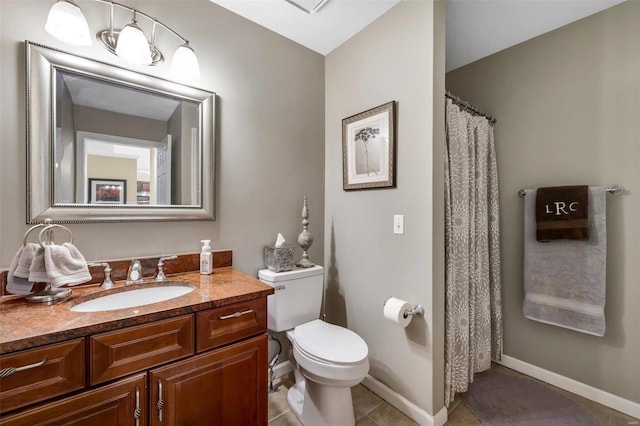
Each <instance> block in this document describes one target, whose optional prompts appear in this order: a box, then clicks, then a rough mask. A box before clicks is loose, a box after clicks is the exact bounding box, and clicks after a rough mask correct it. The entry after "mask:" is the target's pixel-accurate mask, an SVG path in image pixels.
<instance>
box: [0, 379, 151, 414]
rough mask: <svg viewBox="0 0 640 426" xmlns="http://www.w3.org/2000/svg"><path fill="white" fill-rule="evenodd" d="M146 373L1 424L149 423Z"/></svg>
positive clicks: (42, 407)
mask: <svg viewBox="0 0 640 426" xmlns="http://www.w3.org/2000/svg"><path fill="white" fill-rule="evenodd" d="M146 384H147V375H146V374H139V375H137V376H133V377H128V378H126V379H123V380H120V381H119V382H116V383H111V384H109V385H106V386H103V387H101V388H99V389H94V390H90V391H87V392H83V393H80V394H79V395H74V396H72V397H69V398H65V399H62V400H60V401H56V402H52V403H50V404H43V405H41V406H39V407H37V408H33V409H30V410H26V411H23V412H21V413H18V414H14V415H12V416H7V417H3V418H2V420H0V425H2V426H32V425H65V426H69V425H76V426H86V425H91V426H137V425H145V424H147V407H146V405H147V391H146Z"/></svg>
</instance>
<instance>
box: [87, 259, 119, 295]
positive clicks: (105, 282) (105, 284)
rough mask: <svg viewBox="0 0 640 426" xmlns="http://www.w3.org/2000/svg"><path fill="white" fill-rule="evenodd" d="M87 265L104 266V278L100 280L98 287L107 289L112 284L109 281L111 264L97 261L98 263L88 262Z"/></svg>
mask: <svg viewBox="0 0 640 426" xmlns="http://www.w3.org/2000/svg"><path fill="white" fill-rule="evenodd" d="M89 266H104V269H103V271H104V280H103V281H102V284H101V285H100V288H103V289H105V290H106V289H109V288H111V287H113V286H114V284H113V281H111V271H112V269H111V265H109V264H108V263H107V262H98V263H91V264H89Z"/></svg>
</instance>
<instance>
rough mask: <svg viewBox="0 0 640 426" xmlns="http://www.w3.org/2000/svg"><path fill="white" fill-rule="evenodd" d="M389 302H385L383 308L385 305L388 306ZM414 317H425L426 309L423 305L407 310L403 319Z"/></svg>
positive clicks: (403, 314)
mask: <svg viewBox="0 0 640 426" xmlns="http://www.w3.org/2000/svg"><path fill="white" fill-rule="evenodd" d="M386 304H387V302H386V301H385V302H384V303H383V304H382V306H383V307H384V305H386ZM413 315H418V316H423V315H424V307H423V306H422V305H416V306H415V307H414V308H413V309H407V310H406V311H404V312H403V313H402V316H403V317H405V318H406V317H408V316H413Z"/></svg>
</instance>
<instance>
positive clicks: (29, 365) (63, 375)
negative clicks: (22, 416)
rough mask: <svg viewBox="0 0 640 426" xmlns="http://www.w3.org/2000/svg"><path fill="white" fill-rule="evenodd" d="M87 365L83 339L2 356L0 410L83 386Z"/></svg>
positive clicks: (13, 407)
mask: <svg viewBox="0 0 640 426" xmlns="http://www.w3.org/2000/svg"><path fill="white" fill-rule="evenodd" d="M84 367H85V365H84V339H76V340H71V341H68V342H64V343H56V344H53V345H47V346H42V347H39V348H35V349H29V350H26V351H22V352H17V353H14V354H9V355H4V356H2V357H0V369H1V370H3V374H8V375H7V376H6V377H1V378H0V412H1V413H4V412H7V411H9V410H13V409H15V408H20V407H24V406H26V405H29V404H33V403H34V402H39V401H44V400H45V399H49V398H52V397H54V396H58V395H62V394H65V393H67V392H71V391H74V390H78V389H82V388H84ZM12 368H15V369H16V370H17V371H15V372H13V373H12V370H10V369H12Z"/></svg>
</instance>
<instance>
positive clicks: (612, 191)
mask: <svg viewBox="0 0 640 426" xmlns="http://www.w3.org/2000/svg"><path fill="white" fill-rule="evenodd" d="M604 190H605V191H606V192H608V193H610V194H614V195H616V194H620V193H622V191H624V186H622V185H611V186H610V187H608V188H605V189H604ZM527 191H529V189H521V190H520V191H518V195H519V196H521V197H524V196H525V195H527Z"/></svg>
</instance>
